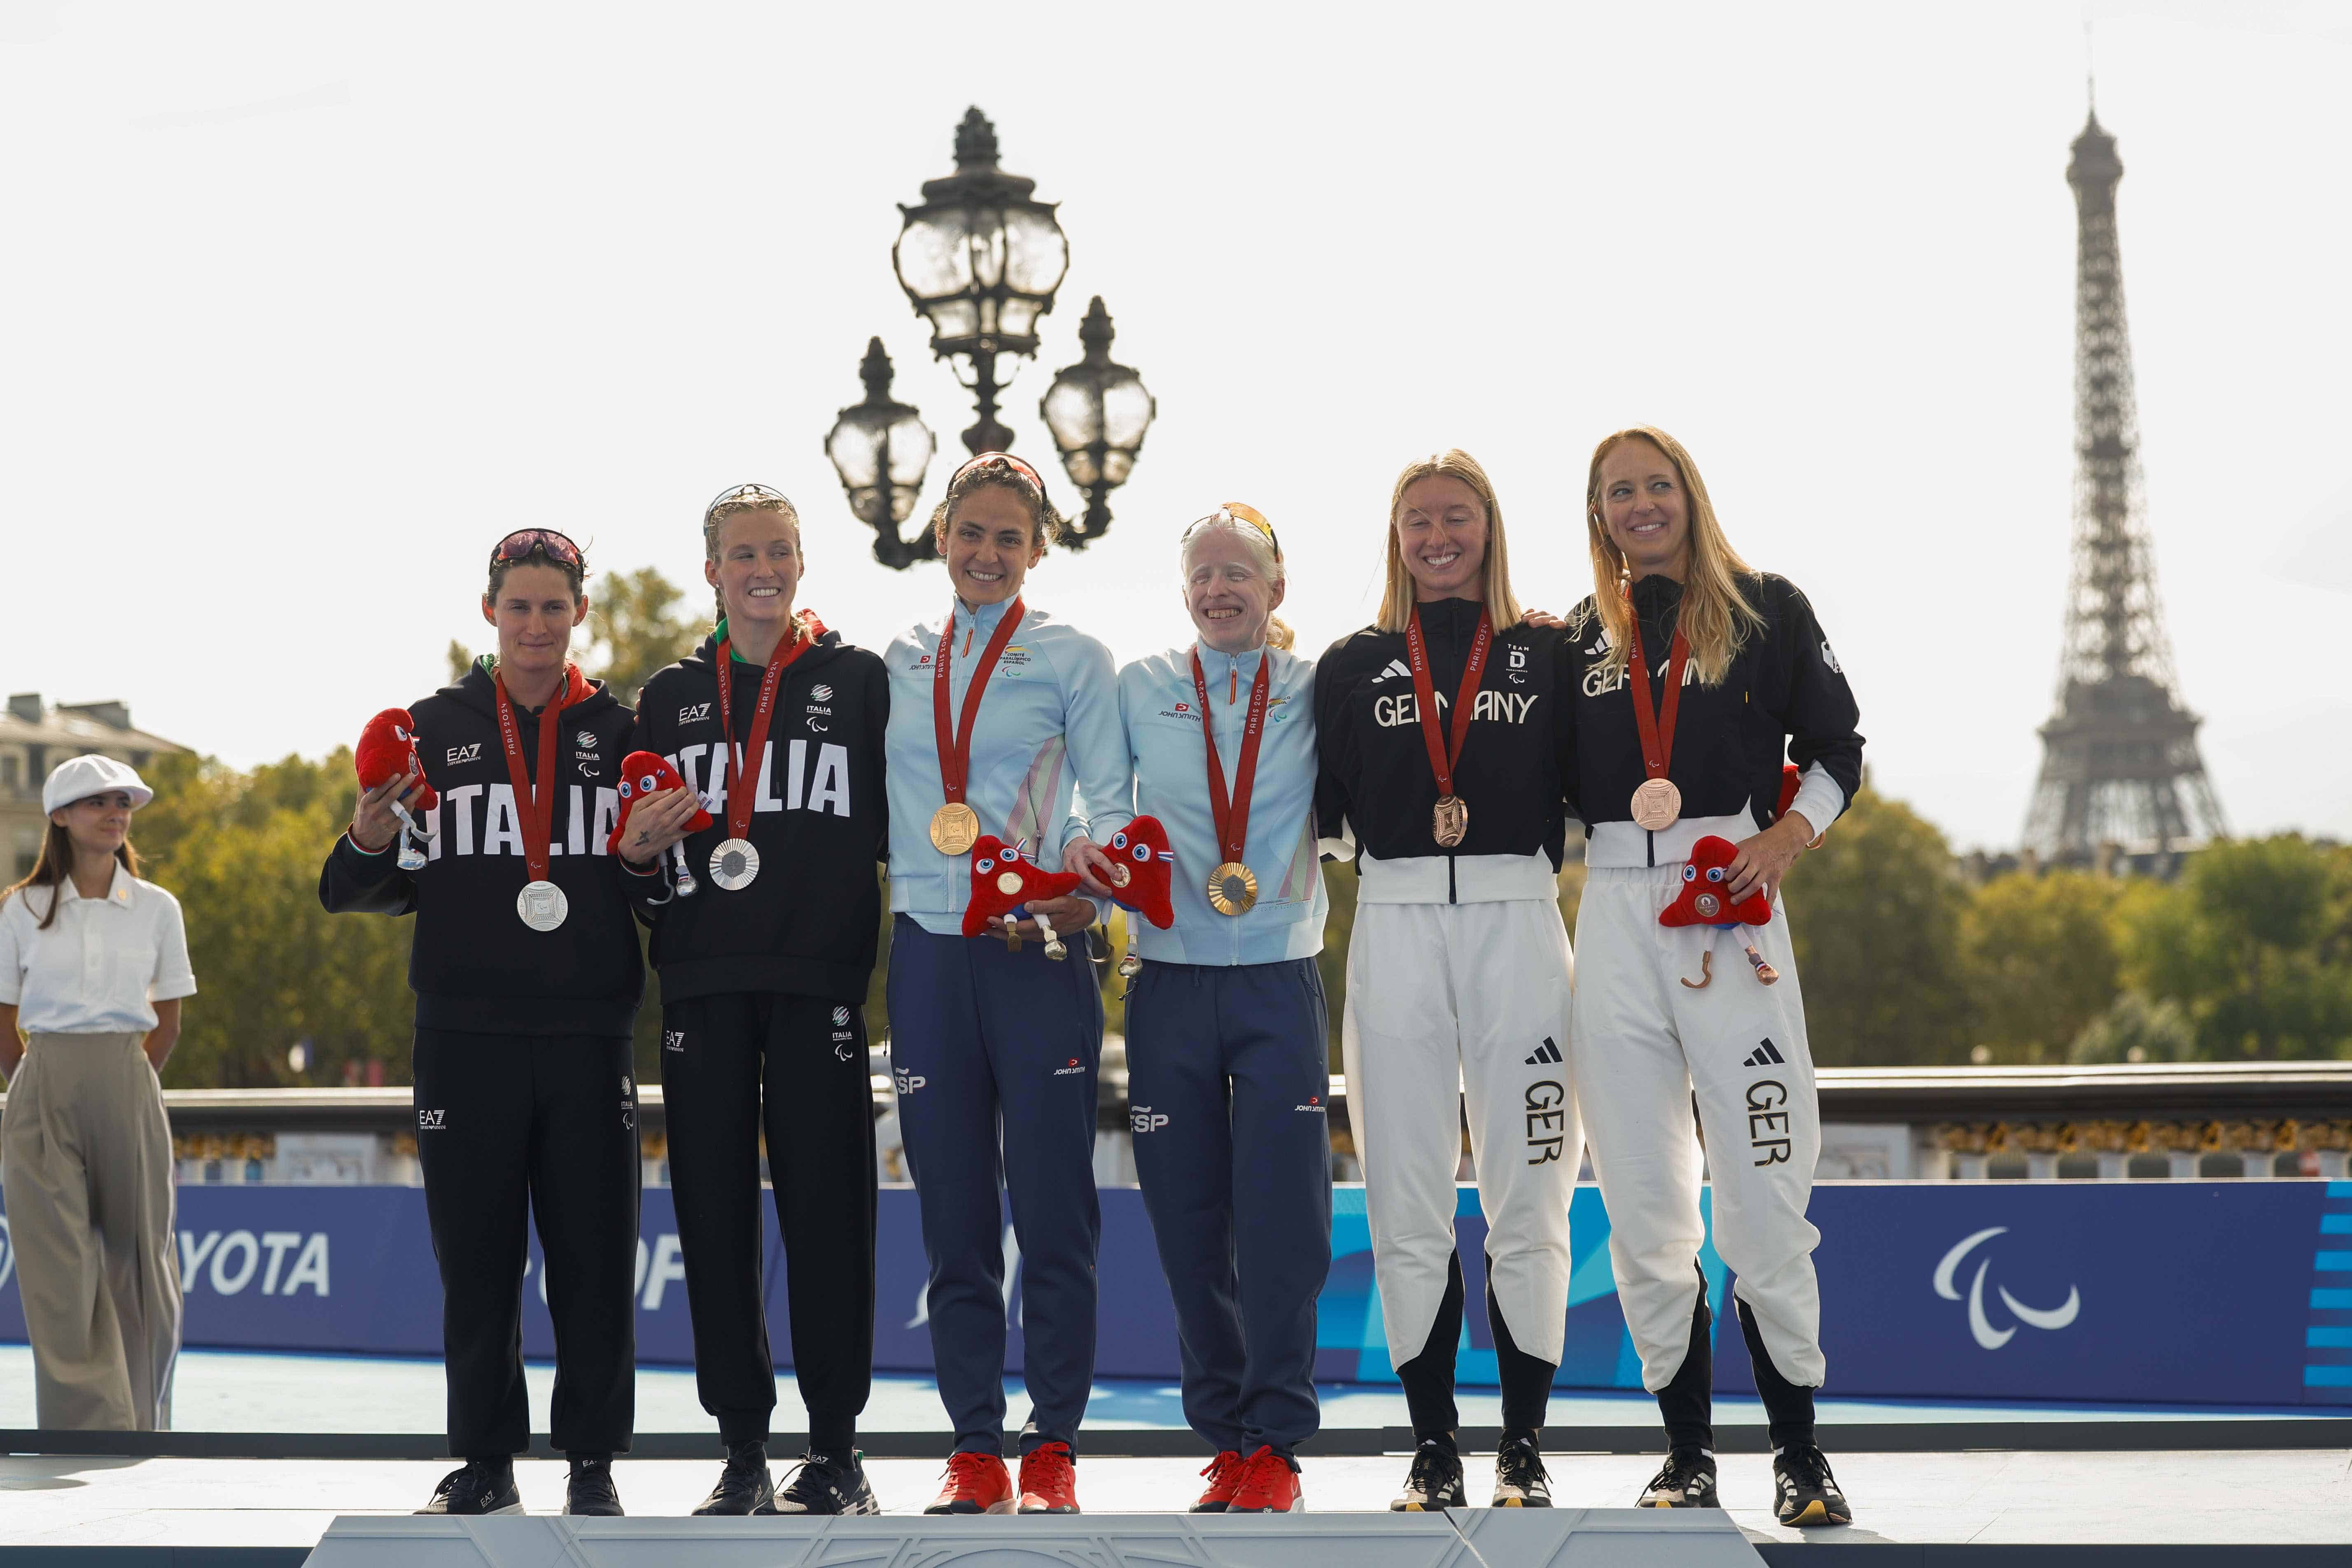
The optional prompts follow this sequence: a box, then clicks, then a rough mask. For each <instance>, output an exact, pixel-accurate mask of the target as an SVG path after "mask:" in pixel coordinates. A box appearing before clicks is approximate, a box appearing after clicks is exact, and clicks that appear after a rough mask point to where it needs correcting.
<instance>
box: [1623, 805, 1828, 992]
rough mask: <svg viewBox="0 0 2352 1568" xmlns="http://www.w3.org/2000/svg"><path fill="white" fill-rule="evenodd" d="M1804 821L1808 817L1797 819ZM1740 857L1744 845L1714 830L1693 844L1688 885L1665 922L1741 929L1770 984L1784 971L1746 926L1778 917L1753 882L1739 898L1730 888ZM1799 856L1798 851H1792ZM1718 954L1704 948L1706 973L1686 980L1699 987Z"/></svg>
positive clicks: (1702, 962)
mask: <svg viewBox="0 0 2352 1568" xmlns="http://www.w3.org/2000/svg"><path fill="white" fill-rule="evenodd" d="M1797 820H1798V821H1800V822H1802V821H1803V820H1804V818H1803V817H1799V818H1798V819H1797ZM1738 858H1739V849H1738V847H1737V846H1736V845H1734V844H1733V843H1732V842H1731V840H1730V839H1728V838H1721V837H1717V836H1716V835H1714V834H1712V833H1710V834H1708V835H1706V837H1704V838H1701V839H1700V840H1699V841H1698V842H1697V843H1696V844H1694V845H1692V846H1691V858H1690V859H1689V861H1688V862H1687V863H1686V864H1685V866H1684V867H1683V888H1682V891H1681V892H1679V893H1677V894H1675V901H1674V902H1673V903H1671V904H1668V905H1667V906H1666V907H1665V909H1664V910H1663V911H1662V912H1661V913H1660V914H1659V916H1658V923H1659V924H1660V925H1662V926H1697V925H1706V926H1713V927H1714V928H1715V929H1716V930H1717V931H1730V930H1731V929H1733V928H1734V927H1740V928H1743V929H1742V930H1741V931H1740V936H1739V942H1740V945H1741V946H1742V947H1743V948H1745V949H1746V950H1747V952H1748V963H1750V964H1752V965H1753V966H1754V967H1755V970H1756V978H1757V979H1759V980H1761V981H1762V982H1763V983H1764V984H1767V985H1769V984H1772V983H1773V982H1774V981H1776V980H1778V979H1780V971H1779V970H1777V969H1774V968H1773V967H1772V966H1771V965H1770V964H1769V963H1765V962H1764V955H1763V954H1762V953H1760V952H1757V951H1756V943H1755V942H1753V941H1751V940H1750V939H1749V938H1748V933H1747V931H1746V930H1745V929H1744V928H1746V927H1748V926H1760V925H1763V924H1765V923H1767V922H1768V921H1770V920H1771V918H1772V901H1771V900H1770V899H1769V898H1768V897H1767V896H1766V895H1765V893H1764V891H1763V889H1760V888H1751V889H1750V890H1749V891H1748V894H1747V895H1746V896H1745V897H1744V898H1735V897H1733V896H1732V893H1731V891H1730V884H1731V867H1732V865H1733V863H1734V862H1735V861H1737V860H1738ZM1792 858H1793V857H1792ZM1712 957H1713V955H1712V954H1708V953H1702V954H1701V955H1700V958H1699V973H1700V974H1701V975H1703V976H1705V977H1706V978H1704V979H1700V980H1698V981H1696V982H1693V981H1689V980H1685V981H1684V982H1683V984H1685V985H1688V986H1691V988H1692V989H1694V990H1696V989H1697V988H1698V987H1699V986H1703V985H1705V984H1706V983H1707V980H1708V979H1712V978H1713V977H1714V973H1713V972H1714V965H1713V963H1711V962H1710V960H1711V959H1712Z"/></svg>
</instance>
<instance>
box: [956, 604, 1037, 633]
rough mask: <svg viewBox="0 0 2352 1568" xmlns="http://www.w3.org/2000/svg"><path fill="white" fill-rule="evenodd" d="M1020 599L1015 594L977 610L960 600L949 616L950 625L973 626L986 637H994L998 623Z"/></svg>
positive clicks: (981, 606)
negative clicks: (1015, 601)
mask: <svg viewBox="0 0 2352 1568" xmlns="http://www.w3.org/2000/svg"><path fill="white" fill-rule="evenodd" d="M1020 597H1021V595H1018V594H1015V595H1013V598H1011V599H999V600H998V601H997V602H996V603H995V604H993V605H980V606H978V607H977V608H975V607H973V606H972V605H967V604H965V603H964V602H963V601H962V600H961V599H958V600H956V602H955V608H954V610H953V611H952V612H951V613H950V615H949V616H948V624H949V625H950V626H971V627H972V628H973V629H974V630H976V631H979V632H980V633H982V635H984V636H991V637H992V636H994V635H995V632H996V625H997V623H998V622H999V621H1002V620H1003V618H1004V612H1005V611H1006V610H1008V609H1010V608H1012V606H1013V600H1015V599H1019V598H1020ZM1023 608H1024V611H1025V610H1026V608H1027V606H1026V605H1024V606H1023Z"/></svg>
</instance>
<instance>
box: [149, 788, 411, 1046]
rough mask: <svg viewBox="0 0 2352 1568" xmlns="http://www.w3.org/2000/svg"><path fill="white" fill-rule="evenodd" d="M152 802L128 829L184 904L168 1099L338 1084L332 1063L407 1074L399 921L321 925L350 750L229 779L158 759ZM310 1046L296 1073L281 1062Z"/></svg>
mask: <svg viewBox="0 0 2352 1568" xmlns="http://www.w3.org/2000/svg"><path fill="white" fill-rule="evenodd" d="M149 773H150V782H151V783H152V784H154V786H155V800H154V802H153V804H152V805H149V806H147V807H146V808H145V809H144V810H142V811H141V812H140V813H139V815H138V816H137V817H136V818H135V819H134V821H133V823H132V841H133V842H134V843H135V844H136V845H137V846H138V848H139V853H140V856H141V859H142V871H143V872H144V873H145V875H146V876H147V878H148V879H149V880H151V881H153V882H156V883H159V884H160V885H162V886H163V887H164V888H167V889H170V890H171V891H172V893H173V895H174V896H175V897H177V898H178V899H179V900H180V904H181V907H182V909H183V910H184V913H185V917H186V921H187V929H188V958H189V962H190V963H191V965H192V966H193V967H194V970H195V974H196V985H197V992H196V994H195V995H194V996H193V997H191V998H189V1000H188V1003H187V1005H186V1008H185V1010H184V1014H183V1018H184V1025H183V1028H182V1031H181V1035H180V1044H179V1047H178V1048H177V1049H176V1050H175V1051H173V1055H172V1059H171V1062H170V1063H169V1065H168V1066H167V1067H166V1068H165V1069H164V1074H163V1078H164V1082H165V1083H166V1084H167V1085H169V1086H170V1087H172V1088H174V1089H245V1088H257V1087H266V1086H271V1085H281V1084H292V1083H298V1082H312V1083H341V1082H342V1081H343V1079H344V1064H346V1063H359V1064H364V1063H366V1062H368V1061H371V1060H375V1061H381V1062H383V1064H384V1065H385V1068H386V1073H385V1077H386V1079H387V1080H388V1081H391V1082H395V1083H397V1082H405V1081H406V1080H407V1078H408V1046H409V1037H410V1034H411V1031H412V1028H413V1026H414V1022H415V1003H414V1001H413V999H412V997H411V996H410V994H409V990H408V933H409V931H410V926H409V923H408V921H405V920H399V921H394V920H383V919H370V918H362V917H359V916H349V915H347V916H340V917H337V916H330V915H329V914H328V913H327V912H326V910H323V909H321V908H320V904H319V895H318V885H319V868H320V863H321V862H322V861H323V860H324V859H325V858H326V854H327V850H328V848H329V847H331V845H332V844H333V843H334V841H335V836H336V835H337V834H338V833H340V832H341V831H342V826H343V824H344V823H346V822H347V821H349V820H350V818H351V811H352V797H353V796H354V795H356V794H357V793H358V789H359V784H358V780H357V779H356V778H355V777H354V775H353V773H352V755H351V752H348V751H344V750H338V751H336V752H333V753H332V754H331V755H330V756H328V757H326V758H325V759H323V760H321V761H320V762H315V763H312V762H306V761H304V760H303V759H301V758H299V757H289V758H287V759H286V760H285V761H284V762H281V763H270V764H268V766H265V767H260V768H257V769H255V770H254V771H253V772H252V773H238V772H236V770H234V769H232V768H227V767H224V766H223V765H222V764H221V763H217V762H214V761H212V760H210V759H205V760H203V761H198V760H197V759H195V758H194V757H188V756H170V757H164V758H161V759H159V760H157V762H156V763H154V764H153V766H152V768H151V769H150V770H149ZM298 1040H308V1041H309V1042H310V1068H309V1070H308V1071H307V1072H305V1073H303V1074H301V1075H299V1077H298V1075H296V1073H295V1072H294V1071H293V1069H292V1068H290V1067H289V1065H288V1061H287V1052H288V1048H289V1047H291V1046H292V1045H293V1044H294V1043H295V1042H297V1041H298Z"/></svg>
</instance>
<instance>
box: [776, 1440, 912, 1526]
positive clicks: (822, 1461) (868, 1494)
mask: <svg viewBox="0 0 2352 1568" xmlns="http://www.w3.org/2000/svg"><path fill="white" fill-rule="evenodd" d="M865 1459H866V1456H865V1455H863V1454H861V1453H859V1452H858V1451H857V1450H856V1449H855V1448H852V1449H851V1450H850V1451H849V1457H848V1458H846V1459H835V1458H832V1457H831V1456H829V1455H825V1454H817V1453H809V1454H803V1455H802V1456H801V1462H800V1463H799V1464H797V1465H794V1466H793V1471H792V1474H791V1475H789V1476H787V1477H786V1478H785V1479H784V1484H783V1485H782V1487H781V1488H779V1489H777V1491H776V1495H775V1500H773V1501H772V1502H771V1503H769V1504H768V1506H767V1507H765V1508H763V1509H759V1510H755V1511H757V1512H760V1513H880V1512H881V1511H882V1505H881V1504H880V1503H879V1502H877V1501H876V1500H875V1498H874V1489H873V1488H872V1487H871V1486H869V1485H867V1484H866V1464H865Z"/></svg>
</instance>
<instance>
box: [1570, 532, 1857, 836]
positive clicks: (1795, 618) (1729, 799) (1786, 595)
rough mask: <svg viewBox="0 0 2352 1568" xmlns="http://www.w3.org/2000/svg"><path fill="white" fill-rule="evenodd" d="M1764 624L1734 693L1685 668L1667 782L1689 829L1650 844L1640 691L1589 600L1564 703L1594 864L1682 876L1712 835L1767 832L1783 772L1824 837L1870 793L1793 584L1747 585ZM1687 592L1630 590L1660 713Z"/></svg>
mask: <svg viewBox="0 0 2352 1568" xmlns="http://www.w3.org/2000/svg"><path fill="white" fill-rule="evenodd" d="M1739 585H1740V589H1741V591H1742V592H1743V593H1744V594H1745V595H1747V597H1748V603H1749V604H1750V605H1753V606H1755V608H1756V610H1757V612H1758V613H1759V615H1760V616H1762V617H1763V621H1764V624H1763V626H1762V628H1761V629H1760V630H1751V631H1750V632H1749V633H1748V638H1747V641H1746V642H1745V643H1744V644H1743V645H1742V647H1740V649H1739V651H1738V654H1737V655H1735V656H1734V657H1733V658H1732V661H1731V667H1730V668H1729V669H1728V670H1727V672H1726V673H1725V676H1724V679H1722V680H1721V681H1720V682H1719V683H1717V685H1714V686H1705V685H1701V684H1700V683H1699V680H1698V670H1697V668H1696V665H1691V666H1687V667H1685V670H1684V673H1683V692H1682V700H1681V703H1680V711H1679V713H1678V714H1677V717H1676V721H1675V735H1674V747H1673V752H1672V754H1671V756H1670V758H1669V761H1668V764H1667V768H1666V776H1667V777H1668V778H1669V779H1671V780H1673V781H1674V783H1675V787H1676V788H1678V789H1680V790H1681V791H1682V816H1681V818H1680V820H1678V821H1677V822H1676V823H1675V825H1674V826H1672V827H1670V828H1666V829H1664V830H1662V831H1660V832H1657V833H1647V832H1644V831H1643V829H1641V828H1640V827H1637V826H1634V824H1633V791H1634V790H1635V789H1636V788H1638V787H1639V786H1640V785H1641V784H1642V782H1643V779H1645V778H1646V777H1648V773H1647V772H1646V771H1645V770H1644V768H1643V762H1642V735H1641V731H1640V728H1639V727H1638V725H1637V723H1636V721H1635V720H1634V717H1633V686H1632V683H1631V682H1630V681H1629V680H1628V679H1627V678H1626V674H1625V671H1624V669H1623V668H1622V667H1612V665H1611V664H1610V663H1609V639H1608V634H1607V632H1606V631H1605V630H1604V629H1603V627H1602V626H1601V617H1600V616H1598V615H1597V614H1596V613H1595V612H1594V610H1593V604H1592V600H1591V599H1590V598H1587V599H1585V600H1584V601H1583V602H1582V603H1581V604H1580V605H1577V607H1576V609H1575V611H1574V612H1573V613H1571V614H1570V616H1569V637H1568V641H1567V644H1566V648H1567V655H1568V664H1569V669H1570V684H1569V686H1568V687H1567V689H1568V690H1569V691H1570V693H1572V698H1571V700H1570V705H1569V706H1570V713H1571V717H1572V720H1573V722H1572V726H1571V728H1572V731H1573V736H1572V740H1573V746H1574V763H1573V764H1572V768H1571V771H1570V774H1569V796H1570V802H1571V804H1572V805H1573V807H1574V809H1575V811H1576V815H1577V816H1580V817H1581V818H1582V819H1583V821H1584V823H1585V828H1586V835H1587V838H1588V840H1589V842H1588V845H1587V848H1586V852H1585V859H1586V863H1587V864H1589V865H1592V866H1601V867H1626V866H1667V865H1675V864H1677V863H1679V862H1681V861H1683V860H1685V859H1687V858H1689V855H1690V849H1691V846H1692V845H1693V844H1694V843H1696V841H1697V839H1698V838H1699V837H1702V836H1703V835H1706V834H1710V833H1711V834H1715V835H1717V836H1718V837H1725V838H1729V839H1732V840H1733V841H1735V842H1737V841H1738V840H1739V839H1741V838H1745V837H1748V836H1750V835H1752V834H1754V833H1756V832H1758V831H1759V829H1761V828H1763V827H1766V826H1770V824H1771V822H1772V820H1773V813H1774V808H1775V806H1776V805H1778V803H1779V799H1780V777H1781V765H1782V763H1783V761H1784V759H1785V760H1786V761H1787V762H1791V763H1795V764H1796V765H1797V767H1798V769H1799V771H1800V773H1801V776H1802V783H1801V787H1800V791H1799V795H1798V797H1797V802H1796V805H1797V809H1799V810H1800V811H1801V812H1803V814H1804V816H1805V819H1806V821H1807V822H1809V823H1811V825H1812V826H1813V827H1814V828H1815V829H1816V830H1817V831H1819V830H1822V829H1826V828H1827V827H1828V826H1829V825H1830V823H1831V822H1832V820H1834V819H1835V818H1836V816H1837V815H1838V813H1839V812H1841V811H1843V810H1844V809H1845V806H1846V803H1847V802H1849V801H1851V800H1852V799H1853V795H1854V792H1855V791H1856V790H1857V789H1859V788H1861V787H1862V743H1863V742H1862V736H1861V735H1859V734H1857V733H1856V732H1855V730H1854V726H1855V725H1856V724H1857V723H1859V722H1860V721H1861V710H1859V709H1858V708H1857V707H1856V706H1855V704H1854V700H1853V688H1852V687H1850V686H1848V685H1847V684H1846V679H1845V671H1844V670H1843V668H1840V666H1839V664H1838V661H1837V655H1836V653H1835V652H1834V651H1832V648H1831V647H1830V642H1829V638H1828V637H1827V636H1826V635H1825V634H1824V633H1823V632H1822V625H1821V622H1820V620H1819V619H1818V618H1817V617H1816V616H1814V614H1813V607H1812V605H1811V604H1809V603H1807V602H1806V599H1805V595H1803V594H1801V593H1800V592H1798V590H1797V587H1796V584H1792V583H1790V581H1789V580H1788V579H1787V578H1785V577H1777V576H1774V575H1773V574H1770V573H1769V572H1759V573H1752V574H1748V575H1746V576H1743V577H1741V578H1740V579H1739ZM1682 593H1683V589H1682V584H1679V583H1677V582H1675V580H1674V579H1672V578H1670V577H1663V576H1656V575H1652V576H1648V577H1644V578H1643V579H1642V580H1641V581H1640V582H1638V583H1636V584H1633V610H1634V614H1635V615H1636V616H1639V617H1640V621H1641V626H1642V651H1643V656H1644V657H1645V658H1646V660H1647V662H1648V664H1649V667H1650V672H1651V674H1650V689H1651V697H1652V699H1653V700H1654V701H1655V702H1657V703H1659V704H1661V705H1663V703H1664V697H1665V673H1666V665H1667V662H1668V658H1669V656H1670V655H1671V653H1672V650H1673V646H1674V636H1675V619H1676V617H1677V616H1678V615H1679V613H1680V610H1681V605H1682Z"/></svg>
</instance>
